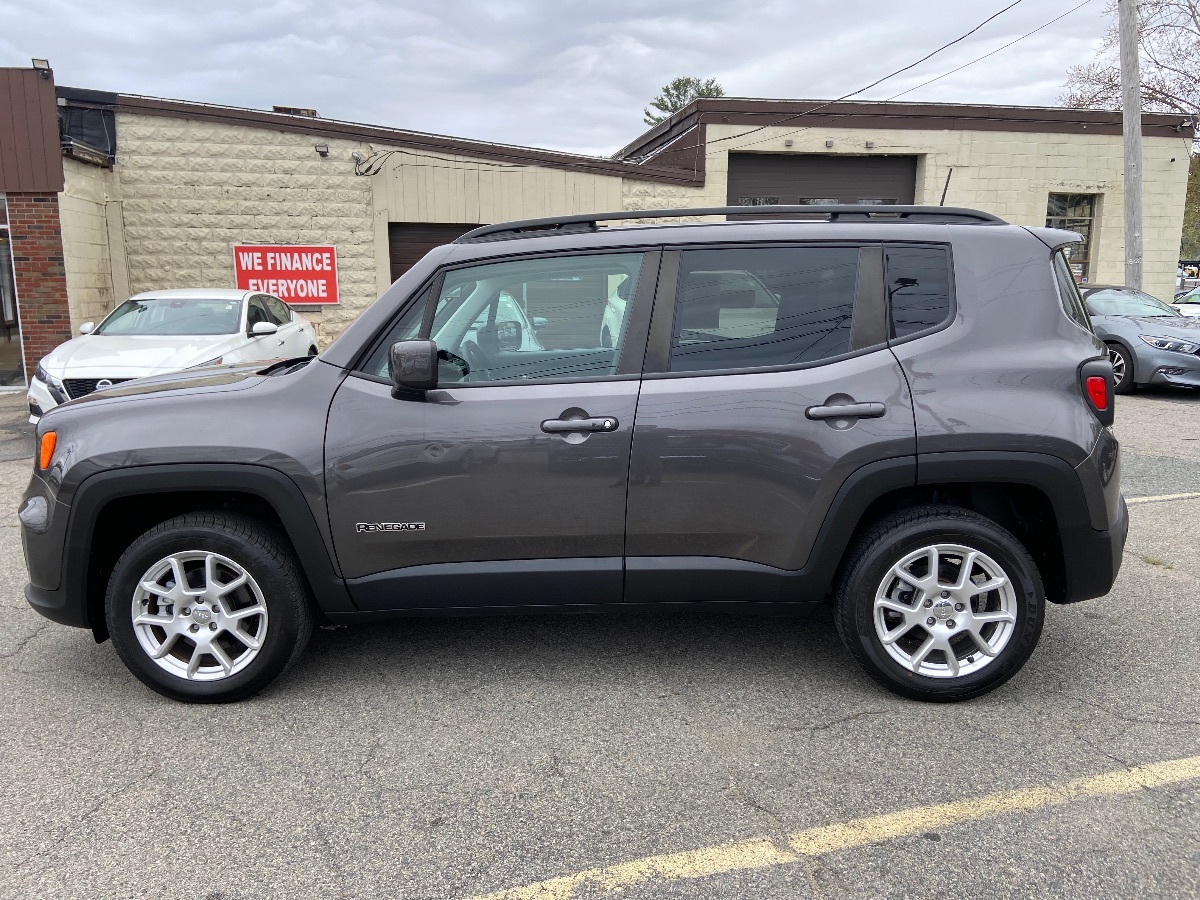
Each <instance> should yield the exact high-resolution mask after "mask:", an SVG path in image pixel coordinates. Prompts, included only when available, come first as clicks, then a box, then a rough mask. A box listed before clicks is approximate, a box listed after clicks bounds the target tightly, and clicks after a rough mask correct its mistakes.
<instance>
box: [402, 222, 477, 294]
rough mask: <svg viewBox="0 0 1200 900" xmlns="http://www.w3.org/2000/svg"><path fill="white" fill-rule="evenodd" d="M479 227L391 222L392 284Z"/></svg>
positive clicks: (456, 224) (473, 225)
mask: <svg viewBox="0 0 1200 900" xmlns="http://www.w3.org/2000/svg"><path fill="white" fill-rule="evenodd" d="M478 227H479V224H478V223H475V224H471V225H466V224H458V223H455V224H446V223H443V224H438V223H431V222H389V223H388V258H389V260H390V262H391V270H392V281H395V280H396V279H397V278H399V277H400V276H401V275H403V274H404V273H405V272H407V271H408V270H409V269H411V268H412V267H413V265H414V264H415V263H416V262H417V261H418V260H420V258H421V257H422V256H424V255H425V254H426V253H428V252H429V251H430V250H432V249H433V248H434V247H440V246H441V245H442V244H449V243H450V242H451V241H453V240H454V239H455V238H457V237H461V236H462V235H464V234H466V233H467V232H468V231H470V230H471V229H472V228H478Z"/></svg>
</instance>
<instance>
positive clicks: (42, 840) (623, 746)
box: [0, 391, 1200, 900]
mask: <svg viewBox="0 0 1200 900" xmlns="http://www.w3.org/2000/svg"><path fill="white" fill-rule="evenodd" d="M5 400H6V398H0V418H5V417H7V418H8V419H13V421H12V422H11V423H9V424H7V425H6V424H3V422H0V456H3V455H4V454H3V448H4V447H5V446H7V447H9V449H10V450H11V451H12V453H13V454H14V455H23V456H24V457H25V458H23V459H15V460H13V461H0V508H2V509H4V510H7V512H6V513H4V517H3V518H2V519H0V586H2V588H0V678H2V679H3V682H2V683H3V691H2V693H0V835H3V838H2V839H0V896H5V897H56V898H57V897H138V898H142V897H170V898H196V900H241V898H274V897H339V898H374V897H404V898H449V897H471V896H478V895H485V894H496V893H497V892H504V891H508V893H507V894H500V896H510V897H514V898H515V897H544V898H551V897H567V896H574V897H594V896H621V897H654V898H667V897H711V898H729V897H755V898H776V897H778V898H809V897H839V898H840V897H864V898H865V897H897V898H898V897H916V896H921V897H930V898H939V897H947V898H949V897H955V898H973V897H979V898H1004V897H1056V898H1057V897H1064V898H1075V897H1078V898H1089V900H1090V898H1108V897H1112V898H1117V897H1120V898H1126V897H1130V896H1138V897H1187V896H1195V895H1196V894H1197V893H1198V892H1200V837H1198V833H1200V759H1197V757H1200V701H1198V700H1197V697H1198V691H1200V660H1198V654H1197V652H1196V651H1197V647H1198V646H1200V642H1198V639H1197V633H1198V632H1197V622H1198V621H1200V552H1198V551H1197V534H1198V532H1200V393H1177V392H1163V391H1157V392H1151V393H1142V394H1139V395H1137V396H1134V397H1129V398H1125V397H1122V398H1120V399H1119V403H1118V425H1117V432H1118V436H1119V438H1120V439H1121V441H1122V445H1123V460H1124V463H1123V465H1124V485H1125V491H1126V495H1127V496H1128V497H1129V498H1131V500H1134V501H1136V502H1133V503H1132V505H1131V507H1130V509H1131V523H1132V524H1131V532H1130V537H1129V542H1128V545H1127V548H1126V554H1125V559H1124V563H1123V567H1122V570H1121V575H1120V578H1119V580H1118V582H1117V585H1116V587H1115V588H1114V590H1113V591H1112V593H1111V594H1110V595H1109V596H1107V597H1105V598H1103V599H1101V600H1095V601H1090V602H1087V603H1082V604H1077V605H1074V606H1068V607H1057V606H1055V607H1051V608H1050V610H1049V613H1048V616H1047V621H1046V628H1045V632H1044V633H1043V636H1042V640H1041V643H1040V645H1039V647H1038V649H1037V651H1036V653H1035V655H1034V657H1033V659H1032V660H1031V661H1030V662H1029V664H1028V665H1027V666H1026V667H1025V668H1024V670H1023V671H1022V672H1021V673H1020V674H1019V675H1018V676H1017V677H1016V678H1015V679H1014V680H1013V681H1011V682H1010V683H1009V684H1007V685H1006V686H1004V687H1003V688H1001V689H999V690H998V691H995V692H994V693H992V694H990V695H988V696H986V697H982V698H979V699H977V700H974V701H971V702H968V703H964V704H956V705H929V704H920V703H914V702H911V701H907V700H903V699H901V698H898V697H895V696H892V695H891V694H888V693H886V692H884V691H883V690H882V689H880V688H879V687H877V686H876V685H875V684H874V682H872V681H870V680H869V679H868V678H867V677H866V676H864V675H862V674H860V673H859V672H858V670H857V669H856V668H855V667H854V665H853V663H852V661H851V660H850V657H849V656H848V655H847V653H846V652H845V651H844V650H843V648H842V646H841V644H840V643H839V641H838V639H837V635H836V633H835V631H834V628H833V623H832V619H831V616H830V615H829V613H828V611H825V610H820V611H817V612H814V613H810V614H808V615H804V616H790V617H782V618H781V617H762V616H754V615H722V614H715V613H709V614H666V613H644V612H629V611H626V612H623V613H615V614H613V615H611V616H568V615H562V616H553V615H546V616H521V617H511V618H484V619H469V618H459V619H444V620H437V619H421V620H412V621H406V622H400V623H392V624H386V625H376V626H369V627H367V626H360V627H357V628H349V629H336V630H319V631H318V632H317V633H316V634H315V636H314V638H313V641H312V643H311V645H310V647H309V650H308V652H307V654H306V656H305V658H304V659H303V660H302V662H301V664H300V665H299V666H298V667H297V668H296V669H294V670H293V671H292V672H291V673H290V674H289V675H288V676H286V677H285V678H283V679H281V680H280V681H278V682H276V684H274V685H273V686H272V687H271V688H270V689H269V690H268V691H267V692H265V693H264V694H262V695H260V696H259V697H257V698H255V699H253V700H250V701H247V702H244V703H241V704H236V705H231V706H219V707H214V706H185V705H182V704H177V703H173V702H171V701H168V700H165V699H163V698H161V697H159V696H157V695H156V694H153V693H152V692H150V691H149V690H148V689H146V688H145V687H143V686H142V685H141V684H140V683H139V682H137V681H136V680H135V679H133V678H132V677H131V676H130V675H128V674H127V673H126V671H125V669H124V668H123V667H122V666H121V664H120V663H119V662H118V660H117V658H116V656H115V654H114V653H113V651H112V648H111V646H109V645H107V644H105V645H96V644H95V643H94V642H93V641H92V638H91V636H90V634H88V633H86V632H83V631H78V630H74V629H70V628H65V627H61V626H58V625H53V624H51V623H48V622H46V621H45V620H43V619H42V618H41V617H40V616H38V615H37V614H36V613H34V612H32V611H31V610H30V609H29V608H28V607H27V606H26V604H25V601H24V600H23V598H22V595H21V586H22V585H23V583H24V580H25V573H24V564H23V560H22V556H21V549H20V540H19V534H18V525H17V521H16V516H15V510H16V505H17V501H18V499H19V497H20V494H21V492H22V491H23V489H24V484H25V482H26V480H27V478H28V470H29V466H30V463H29V460H28V456H29V454H30V453H31V452H32V438H30V437H29V435H28V429H23V428H22V427H21V426H20V424H19V422H18V421H17V420H18V419H19V418H20V416H19V412H20V410H19V408H18V407H17V406H15V405H14V408H13V409H12V410H9V409H8V407H7V406H5V405H4V402H5ZM10 405H11V404H10ZM5 429H8V430H5ZM22 432H24V437H22V436H21V435H22ZM4 435H12V438H11V440H10V441H9V442H8V443H7V444H6V443H5V440H4V437H3V436H4ZM22 440H24V442H25V443H24V445H22V444H21V441H22ZM21 446H24V447H25V448H26V449H25V451H24V453H23V454H18V449H19V448H20V447H21ZM1191 494H1196V495H1197V496H1189V495H1191ZM1163 773H1167V775H1164V774H1163ZM1171 773H1173V774H1171ZM1168 775H1169V776H1170V777H1167V776H1168ZM980 798H984V799H980ZM959 801H962V802H959ZM947 804H950V805H949V806H947ZM581 873H583V874H581ZM555 879H557V880H555ZM522 886H528V889H526V890H516V889H520V888H522Z"/></svg>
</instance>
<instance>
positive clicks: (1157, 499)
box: [1125, 491, 1200, 505]
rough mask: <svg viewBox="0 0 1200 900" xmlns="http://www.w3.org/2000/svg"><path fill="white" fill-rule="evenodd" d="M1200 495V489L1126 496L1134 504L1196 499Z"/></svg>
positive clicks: (1127, 501)
mask: <svg viewBox="0 0 1200 900" xmlns="http://www.w3.org/2000/svg"><path fill="white" fill-rule="evenodd" d="M1197 497H1200V491H1191V492H1189V493H1186V494H1158V495H1157V496H1154V497H1126V498H1125V502H1126V503H1128V504H1130V505H1132V504H1134V503H1162V502H1164V501H1167V500H1195V499H1196V498H1197Z"/></svg>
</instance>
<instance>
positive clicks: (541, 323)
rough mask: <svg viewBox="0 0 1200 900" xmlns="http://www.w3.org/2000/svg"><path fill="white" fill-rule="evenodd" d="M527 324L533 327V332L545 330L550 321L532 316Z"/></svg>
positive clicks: (542, 317)
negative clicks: (540, 329) (531, 319)
mask: <svg viewBox="0 0 1200 900" xmlns="http://www.w3.org/2000/svg"><path fill="white" fill-rule="evenodd" d="M529 324H530V325H532V326H533V330H534V331H537V330H538V329H539V328H545V327H546V326H547V325H549V324H550V320H549V319H547V318H546V317H545V316H534V317H533V321H532V322H530V323H529Z"/></svg>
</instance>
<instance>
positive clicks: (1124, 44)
mask: <svg viewBox="0 0 1200 900" xmlns="http://www.w3.org/2000/svg"><path fill="white" fill-rule="evenodd" d="M1117 24H1118V30H1119V32H1120V36H1121V128H1122V131H1123V133H1124V135H1125V284H1127V285H1128V286H1129V287H1132V288H1136V289H1138V290H1141V289H1142V73H1141V66H1140V64H1139V61H1138V14H1137V0H1117Z"/></svg>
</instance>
